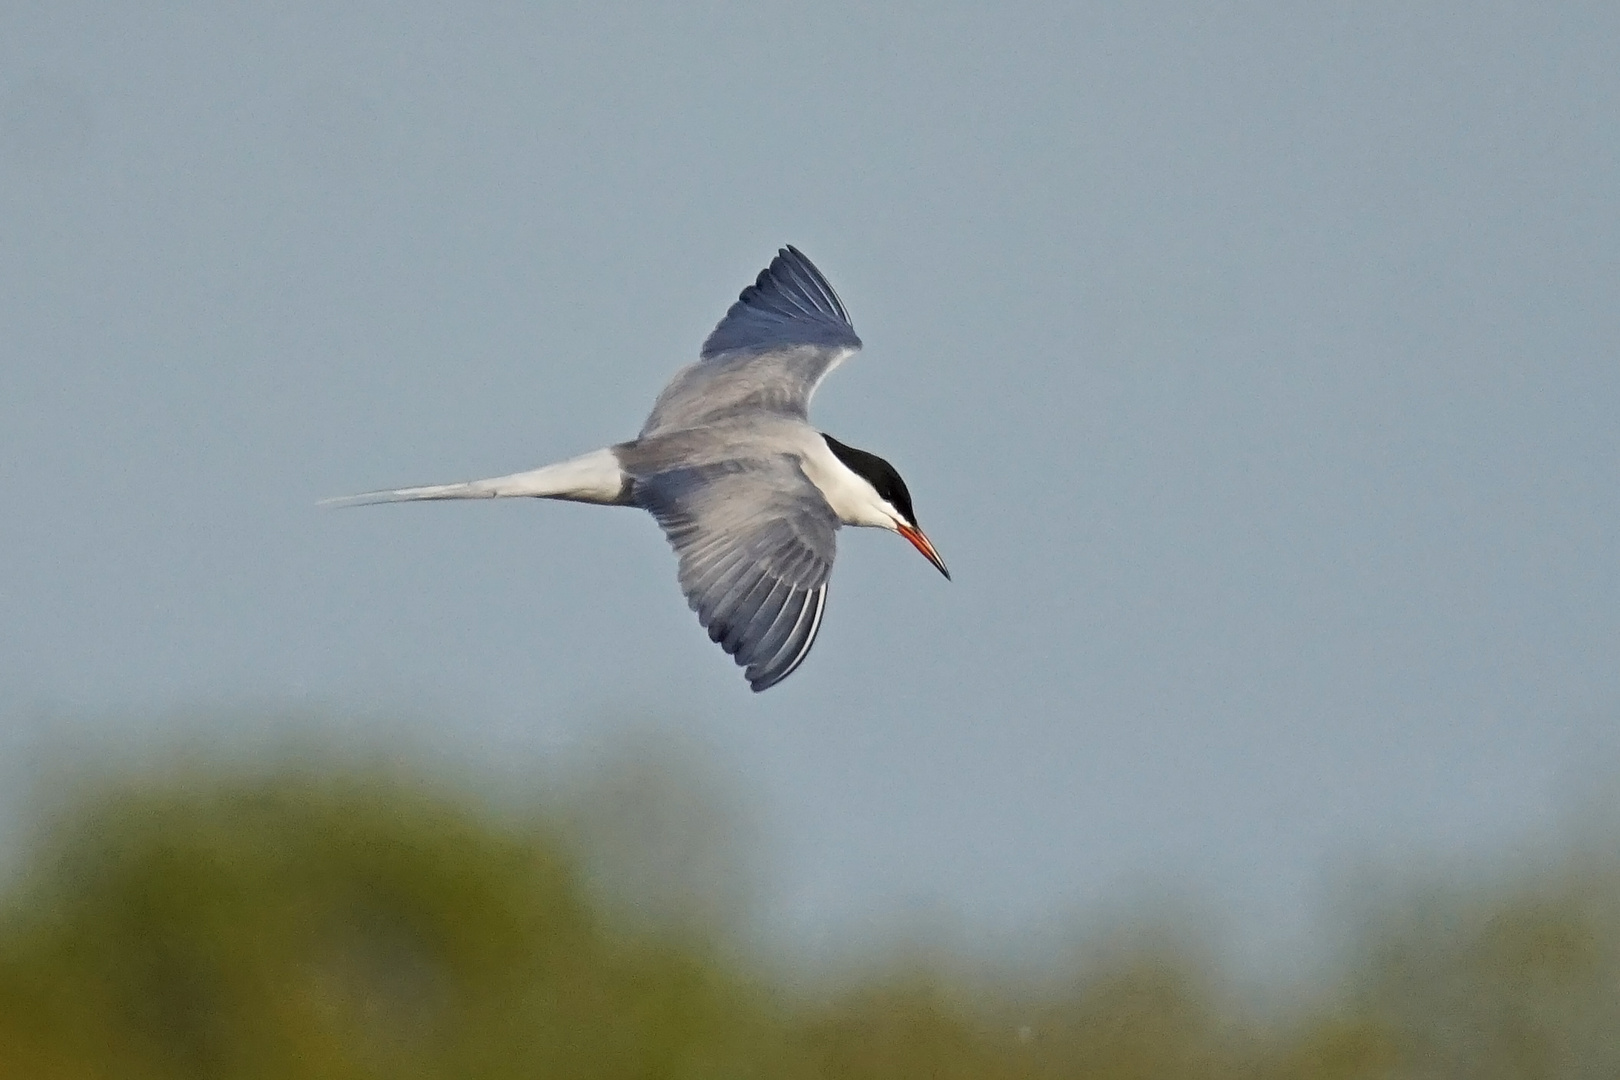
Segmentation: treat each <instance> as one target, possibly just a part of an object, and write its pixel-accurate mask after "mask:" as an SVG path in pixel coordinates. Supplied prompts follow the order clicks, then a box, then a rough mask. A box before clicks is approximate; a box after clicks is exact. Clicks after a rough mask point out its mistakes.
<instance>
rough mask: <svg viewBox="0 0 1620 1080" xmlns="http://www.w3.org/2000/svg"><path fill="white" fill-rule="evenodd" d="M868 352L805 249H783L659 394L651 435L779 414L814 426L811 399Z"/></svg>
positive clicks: (645, 429)
mask: <svg viewBox="0 0 1620 1080" xmlns="http://www.w3.org/2000/svg"><path fill="white" fill-rule="evenodd" d="M860 347H861V339H860V338H859V337H858V336H857V335H856V333H855V327H854V326H852V325H851V324H850V321H849V313H848V312H846V311H845V310H844V305H843V303H842V302H841V301H840V300H839V299H838V294H837V293H836V292H834V291H833V287H832V286H831V285H830V284H828V282H827V279H826V278H824V277H822V276H821V271H819V270H817V269H816V268H815V265H814V264H813V263H811V262H810V260H809V259H807V258H805V257H804V255H803V253H801V252H800V251H799V249H798V248H795V247H792V246H791V245H790V246H788V247H785V248H782V249H781V250H780V251H779V252H777V254H776V258H774V259H772V260H771V265H770V266H768V267H766V268H765V269H764V270H762V271H760V274H759V277H758V279H756V280H755V282H754V284H752V285H750V286H749V287H748V288H746V289H744V290H743V291H742V295H741V296H739V297H738V298H737V302H736V303H734V304H732V305H731V309H730V310H729V311H727V312H726V317H725V318H723V319H721V320H720V322H719V324H718V325H716V326H715V328H714V330H713V331H712V332H711V333H710V334H709V337H708V339H707V340H706V341H704V343H703V351H702V353H701V354H700V355H701V357H702V359H701V360H699V362H698V363H696V364H692V365H690V366H688V367H685V368H682V369H681V370H680V371H679V372H677V373H676V375H675V377H674V378H673V379H671V380H670V383H669V385H668V386H666V387H665V388H664V392H663V393H661V394H659V395H658V401H657V402H656V403H655V404H654V405H653V410H652V413H651V415H649V416H648V417H647V422H646V423H645V424H644V425H642V428H641V434H642V435H643V436H647V435H655V434H659V433H662V432H667V431H679V430H681V429H683V428H691V427H696V426H699V425H702V424H709V423H714V422H716V421H721V420H726V419H731V418H733V417H737V416H742V415H746V414H749V413H759V412H765V413H771V414H775V415H778V416H787V417H790V418H792V419H795V420H806V421H807V420H808V418H809V417H808V410H809V406H810V396H811V395H812V394H813V393H815V389H816V386H817V384H819V383H820V382H821V380H822V379H823V378H824V377H825V376H826V375H827V373H828V372H829V371H831V370H832V369H833V368H834V367H836V366H838V364H839V363H840V362H841V361H843V360H844V358H846V357H848V356H849V355H850V354H851V353H853V352H855V351H856V350H857V349H859V348H860Z"/></svg>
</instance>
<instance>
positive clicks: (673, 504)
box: [323, 246, 951, 692]
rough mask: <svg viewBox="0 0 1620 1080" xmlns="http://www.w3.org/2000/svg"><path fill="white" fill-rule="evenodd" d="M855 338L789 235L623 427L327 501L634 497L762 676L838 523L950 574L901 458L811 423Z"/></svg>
mask: <svg viewBox="0 0 1620 1080" xmlns="http://www.w3.org/2000/svg"><path fill="white" fill-rule="evenodd" d="M860 347H861V339H860V338H859V337H857V336H856V335H855V328H854V326H852V325H851V324H850V321H849V315H848V313H847V312H846V311H845V310H844V305H843V303H842V301H840V300H839V299H838V294H837V293H835V292H834V291H833V288H832V286H831V285H829V284H828V283H827V279H826V278H824V277H823V276H822V275H821V271H819V270H817V269H816V268H815V266H814V265H813V264H812V263H811V262H810V260H809V259H807V258H805V257H804V254H803V253H802V252H800V251H799V250H798V249H797V248H794V247H792V246H789V247H785V248H782V249H781V250H780V251H779V252H777V255H776V258H775V259H773V260H772V261H771V264H770V266H768V267H766V268H765V269H764V270H763V271H761V272H760V275H759V277H758V279H757V280H756V281H755V282H754V284H752V285H750V286H749V287H748V288H746V289H744V290H743V291H742V295H741V296H740V297H738V299H737V302H736V303H735V304H733V305H732V306H731V309H730V310H729V311H727V312H726V316H725V318H723V319H721V320H720V322H719V324H718V325H717V326H716V327H715V328H714V331H713V332H712V333H711V334H710V335H709V337H708V339H707V340H706V341H704V343H703V348H702V350H701V352H700V353H699V359H698V361H697V362H696V363H694V364H690V365H688V366H687V367H684V368H682V369H681V370H680V371H678V372H676V374H675V377H674V378H673V379H671V380H670V382H669V385H668V386H666V387H664V390H663V392H662V393H661V394H659V395H658V400H657V402H655V403H654V405H653V409H652V413H651V415H649V416H648V417H647V421H646V423H645V424H643V425H642V427H641V434H640V435H638V436H637V437H636V438H634V439H631V440H630V441H629V442H622V443H617V444H615V445H613V446H609V447H606V448H604V449H601V450H595V451H592V452H591V453H589V454H584V455H581V456H580V457H576V458H573V459H571V460H568V461H563V462H559V463H558V464H555V465H546V466H544V467H542V468H538V469H531V470H529V471H527V472H520V473H512V474H510V475H508V476H496V477H491V478H489V479H486V480H470V481H467V482H465V483H459V484H437V485H431V486H427V487H407V488H395V489H392V490H389V491H371V492H366V493H365V494H362V495H349V496H345V497H342V498H337V499H328V500H326V502H325V503H324V504H323V505H336V506H357V505H363V504H367V503H385V502H411V501H416V500H425V499H505V498H538V499H564V500H568V501H572V502H585V503H598V504H602V505H608V506H637V507H640V508H641V509H643V510H646V511H649V512H650V513H651V514H652V515H653V517H654V518H656V519H657V521H658V524H659V525H660V526H661V527H662V528H663V530H664V534H665V535H666V536H667V537H668V539H669V542H670V545H671V546H672V547H674V549H675V554H676V556H677V558H678V559H679V563H680V568H679V578H680V584H681V590H682V592H684V593H685V594H686V599H687V602H688V603H689V604H690V605H691V607H692V610H694V611H695V612H697V616H698V621H699V622H701V623H702V624H703V626H704V627H705V628H707V629H708V631H709V637H710V638H711V639H712V640H713V641H715V642H716V643H718V644H719V645H720V647H721V648H722V649H724V650H725V651H726V652H727V653H729V654H730V655H731V656H732V657H734V658H735V659H736V662H737V664H738V665H739V666H741V667H743V668H744V669H745V675H746V677H747V679H748V684H749V686H750V687H752V688H753V689H754V690H755V691H756V692H757V691H760V690H765V689H767V688H769V687H772V686H775V685H776V684H777V683H779V682H781V681H782V680H783V679H785V678H787V677H788V676H789V675H791V674H793V672H794V670H795V669H797V668H798V666H799V665H800V664H802V663H803V662H804V658H805V657H806V656H808V655H809V654H810V646H811V645H812V644H814V642H815V640H816V633H817V631H818V630H820V629H821V616H822V613H823V612H824V611H825V609H826V606H827V582H828V578H829V576H830V575H831V573H832V564H833V555H834V553H835V550H836V534H837V532H838V528H839V526H841V525H861V526H866V527H870V528H878V529H888V530H890V531H892V532H897V533H899V534H900V535H901V536H903V537H905V538H906V539H907V540H909V541H910V542H911V544H912V546H914V547H915V548H916V549H917V550H918V551H920V552H922V554H923V555H924V556H925V557H926V558H927V559H928V561H929V562H931V563H933V564H934V566H935V567H936V568H938V570H939V572H940V573H941V574H944V575H945V577H946V578H947V579H948V578H949V577H950V576H951V575H950V571H948V570H946V569H945V562H944V560H943V559H941V558H940V556H939V552H938V551H936V550H935V549H934V545H933V544H932V543H931V542H930V541H929V539H928V537H927V536H925V535H923V531H922V529H921V528H919V527H918V525H917V515H916V514H915V512H913V510H912V506H911V494H910V493H909V492H908V491H907V490H906V484H905V481H904V480H902V479H900V474H899V473H898V472H896V471H895V469H894V466H892V465H890V464H889V463H888V462H887V461H884V460H883V459H882V458H880V457H878V456H877V455H876V454H871V453H868V452H866V451H865V450H857V449H855V448H854V447H851V446H846V445H845V444H843V443H841V442H839V441H838V440H837V439H835V438H833V437H832V436H831V435H826V434H823V433H822V432H820V431H817V430H816V429H815V428H814V427H812V426H811V425H810V419H809V407H810V398H811V396H812V395H813V394H814V393H815V391H816V387H817V386H819V385H820V384H821V380H822V379H824V378H826V377H827V373H828V372H830V371H832V370H833V368H835V367H837V366H838V365H839V364H841V363H843V362H844V361H845V360H847V359H849V357H851V356H853V355H854V354H855V352H856V351H857V350H858V349H860Z"/></svg>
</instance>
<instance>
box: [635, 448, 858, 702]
mask: <svg viewBox="0 0 1620 1080" xmlns="http://www.w3.org/2000/svg"><path fill="white" fill-rule="evenodd" d="M632 498H633V500H634V501H635V502H636V504H637V505H640V506H643V507H645V508H646V509H647V510H649V511H651V512H652V514H653V516H654V517H656V518H657V519H658V524H659V525H660V526H662V527H663V529H664V534H665V535H666V536H667V537H668V538H669V542H670V545H671V546H672V547H674V549H675V553H676V555H677V556H678V558H679V559H680V571H679V573H680V583H681V591H682V592H684V593H685V594H686V599H687V603H689V604H690V605H691V607H692V610H693V611H695V612H697V616H698V621H699V622H701V623H702V624H703V625H704V626H705V627H706V628H707V629H708V631H709V638H710V639H711V640H712V641H714V642H716V643H718V644H719V646H720V647H721V648H722V649H724V650H725V651H726V652H727V653H729V654H730V655H731V656H733V657H735V658H736V661H737V663H738V665H739V666H741V667H743V668H745V669H746V672H745V674H746V676H747V678H748V685H749V686H750V687H751V688H752V689H753V690H755V691H756V692H757V691H760V690H764V689H767V688H768V687H771V686H775V685H776V684H777V683H779V682H781V681H782V680H783V679H785V678H787V677H788V676H789V675H791V674H792V673H793V671H794V670H795V669H796V668H797V667H798V666H799V665H800V664H802V663H803V662H804V658H805V657H806V656H809V655H810V646H811V645H813V644H814V643H815V640H816V632H817V631H818V630H820V629H821V615H822V612H823V610H824V609H825V607H826V604H827V579H828V577H829V575H830V574H831V573H832V562H833V554H834V551H835V547H836V541H835V535H834V534H835V533H836V532H837V530H838V519H837V517H836V516H834V514H833V512H832V508H831V507H829V506H828V505H827V501H826V500H825V499H824V498H822V496H821V493H820V492H819V491H817V490H816V488H815V485H813V484H812V483H811V482H810V481H809V480H808V479H806V477H805V475H804V473H803V472H802V471H801V470H800V469H799V466H798V463H797V461H795V460H794V459H793V458H791V457H788V456H786V455H782V456H780V457H771V458H762V459H758V460H738V461H727V462H721V463H716V464H709V465H701V466H678V467H675V468H671V469H667V470H664V471H661V472H657V473H653V474H652V475H649V476H638V477H636V480H635V488H634V495H633V496H632Z"/></svg>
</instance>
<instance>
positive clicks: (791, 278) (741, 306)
mask: <svg viewBox="0 0 1620 1080" xmlns="http://www.w3.org/2000/svg"><path fill="white" fill-rule="evenodd" d="M793 345H820V346H824V347H836V348H850V349H858V348H860V347H861V339H860V338H859V337H858V336H857V335H856V333H855V328H854V327H853V326H852V325H850V321H849V313H848V312H847V311H845V310H844V305H843V302H842V301H841V300H839V299H838V294H837V293H836V292H835V291H834V290H833V287H832V285H831V283H829V282H828V281H827V279H826V277H824V276H823V275H822V273H821V271H820V270H817V269H816V266H815V264H814V263H812V262H811V261H810V260H809V258H808V257H806V255H805V254H804V252H802V251H800V250H799V249H798V248H796V247H794V246H793V245H792V244H788V245H786V246H784V247H781V248H778V249H777V252H776V258H774V259H772V260H771V264H770V265H769V266H767V267H766V268H765V269H763V270H761V271H760V272H759V276H758V277H757V278H755V279H754V283H753V284H752V285H750V286H748V288H746V289H744V290H743V291H742V294H741V295H740V296H739V297H738V298H737V302H736V303H734V304H732V305H731V308H730V310H728V311H727V312H726V317H725V318H723V319H721V320H720V322H719V324H718V325H716V326H715V328H714V330H713V331H712V332H711V333H710V334H709V337H708V339H707V340H706V341H704V343H703V349H702V353H701V355H702V356H703V358H704V359H708V358H709V357H711V356H715V355H718V354H720V353H724V352H730V351H732V350H736V349H749V350H762V349H770V348H778V347H783V346H793Z"/></svg>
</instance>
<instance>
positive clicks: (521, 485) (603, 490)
mask: <svg viewBox="0 0 1620 1080" xmlns="http://www.w3.org/2000/svg"><path fill="white" fill-rule="evenodd" d="M627 480H628V477H626V476H625V475H624V470H623V469H621V468H619V459H618V458H617V457H616V456H615V455H614V453H613V451H612V450H593V451H591V452H590V453H589V454H584V455H582V456H580V457H577V458H572V459H570V460H568V461H563V462H559V463H557V464H556V465H545V466H542V467H541V468H538V469H530V470H529V471H528V472H520V473H512V474H510V475H508V476H492V477H490V478H489V479H487V480H468V481H466V482H465V483H461V484H429V485H427V486H425V487H408V488H392V489H390V490H387V491H367V492H362V493H361V494H359V495H340V496H338V497H337V498H335V499H322V500H321V501H320V502H319V503H318V504H317V505H319V506H367V505H369V504H371V503H391V502H418V501H423V500H428V499H517V498H530V499H568V500H570V501H572V502H588V503H618V502H622V501H624V493H625V491H626V489H627V487H628V484H627V483H626V481H627Z"/></svg>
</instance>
